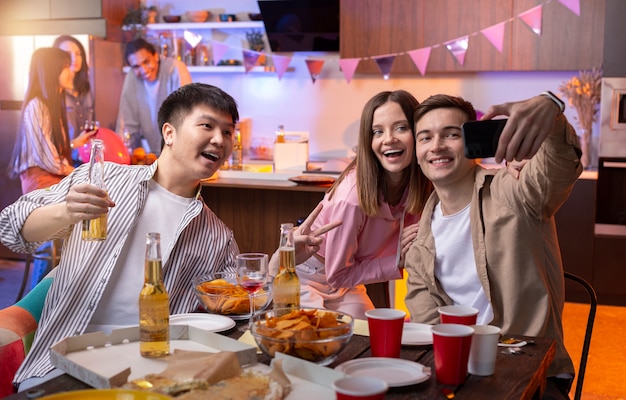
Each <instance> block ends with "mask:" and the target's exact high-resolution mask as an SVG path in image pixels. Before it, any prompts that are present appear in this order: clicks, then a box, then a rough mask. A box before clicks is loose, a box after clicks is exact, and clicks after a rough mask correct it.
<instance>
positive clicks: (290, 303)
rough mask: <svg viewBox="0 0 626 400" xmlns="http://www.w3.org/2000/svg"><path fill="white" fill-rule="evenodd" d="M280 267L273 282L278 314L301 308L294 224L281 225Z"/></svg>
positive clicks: (273, 294) (275, 305) (275, 308)
mask: <svg viewBox="0 0 626 400" xmlns="http://www.w3.org/2000/svg"><path fill="white" fill-rule="evenodd" d="M278 254H279V260H280V261H279V269H278V274H276V277H275V278H274V281H273V282H272V296H273V298H274V310H275V311H276V312H277V315H280V314H282V313H286V312H289V311H292V310H299V309H300V279H298V274H297V273H296V249H295V246H294V242H293V224H291V223H285V224H281V225H280V244H279V247H278Z"/></svg>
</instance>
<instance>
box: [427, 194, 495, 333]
mask: <svg viewBox="0 0 626 400" xmlns="http://www.w3.org/2000/svg"><path fill="white" fill-rule="evenodd" d="M432 232H433V238H434V239H435V251H436V254H437V255H436V258H435V276H436V277H437V279H438V280H439V282H440V283H441V286H442V287H443V290H445V292H446V293H447V294H448V296H450V298H451V299H452V300H453V301H454V304H459V305H464V306H471V307H474V308H477V309H478V311H479V312H478V319H477V321H476V323H477V324H479V325H487V324H489V323H490V322H491V321H492V320H493V308H492V307H491V303H490V302H489V299H488V298H487V295H486V294H485V291H484V290H483V287H482V285H481V284H480V280H479V279H478V273H477V272H476V261H475V260H474V247H473V246H472V232H471V226H470V205H469V204H468V205H467V206H466V207H465V208H464V209H462V210H461V211H459V212H457V213H456V214H452V215H443V213H442V212H441V203H438V204H437V205H436V206H435V211H434V213H433V219H432Z"/></svg>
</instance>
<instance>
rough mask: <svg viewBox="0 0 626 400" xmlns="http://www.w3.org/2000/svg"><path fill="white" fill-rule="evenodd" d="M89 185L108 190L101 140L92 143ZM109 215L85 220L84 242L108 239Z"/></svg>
mask: <svg viewBox="0 0 626 400" xmlns="http://www.w3.org/2000/svg"><path fill="white" fill-rule="evenodd" d="M89 183H90V184H92V185H94V186H97V187H99V188H100V189H103V190H106V185H105V184H104V142H103V141H102V140H100V139H94V140H93V141H92V142H91V155H90V156H89ZM107 215H108V214H102V215H101V216H99V217H97V218H94V219H86V220H83V232H82V238H83V240H87V241H94V240H105V239H106V238H107Z"/></svg>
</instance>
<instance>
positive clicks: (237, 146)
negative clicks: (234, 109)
mask: <svg viewBox="0 0 626 400" xmlns="http://www.w3.org/2000/svg"><path fill="white" fill-rule="evenodd" d="M230 168H231V169H234V170H242V169H243V146H242V144H241V131H240V130H239V127H237V128H235V140H234V141H233V153H232V157H231V164H230Z"/></svg>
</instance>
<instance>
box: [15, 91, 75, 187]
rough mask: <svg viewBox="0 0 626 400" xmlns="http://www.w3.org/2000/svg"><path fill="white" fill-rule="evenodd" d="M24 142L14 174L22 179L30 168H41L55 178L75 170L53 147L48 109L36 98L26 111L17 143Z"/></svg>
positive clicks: (16, 161)
mask: <svg viewBox="0 0 626 400" xmlns="http://www.w3.org/2000/svg"><path fill="white" fill-rule="evenodd" d="M18 140H19V141H21V142H22V147H21V152H20V153H19V154H18V155H17V158H16V160H15V164H14V165H12V166H11V169H12V171H13V172H14V173H15V174H17V175H19V174H21V173H22V172H24V171H26V170H27V169H28V168H30V167H39V168H41V169H43V170H46V171H48V172H50V173H51V174H53V175H60V176H65V175H68V174H69V173H70V172H72V170H73V169H74V167H72V166H71V165H70V162H69V161H68V160H67V159H65V158H62V157H61V156H60V155H59V153H58V152H57V149H56V147H54V144H53V143H52V127H51V125H50V112H49V111H48V107H46V105H45V104H44V103H43V101H41V100H40V99H39V98H37V97H35V98H34V99H32V100H31V101H29V102H28V104H27V105H26V107H25V108H24V114H23V120H22V123H21V131H20V134H18V136H17V138H16V141H18Z"/></svg>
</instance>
